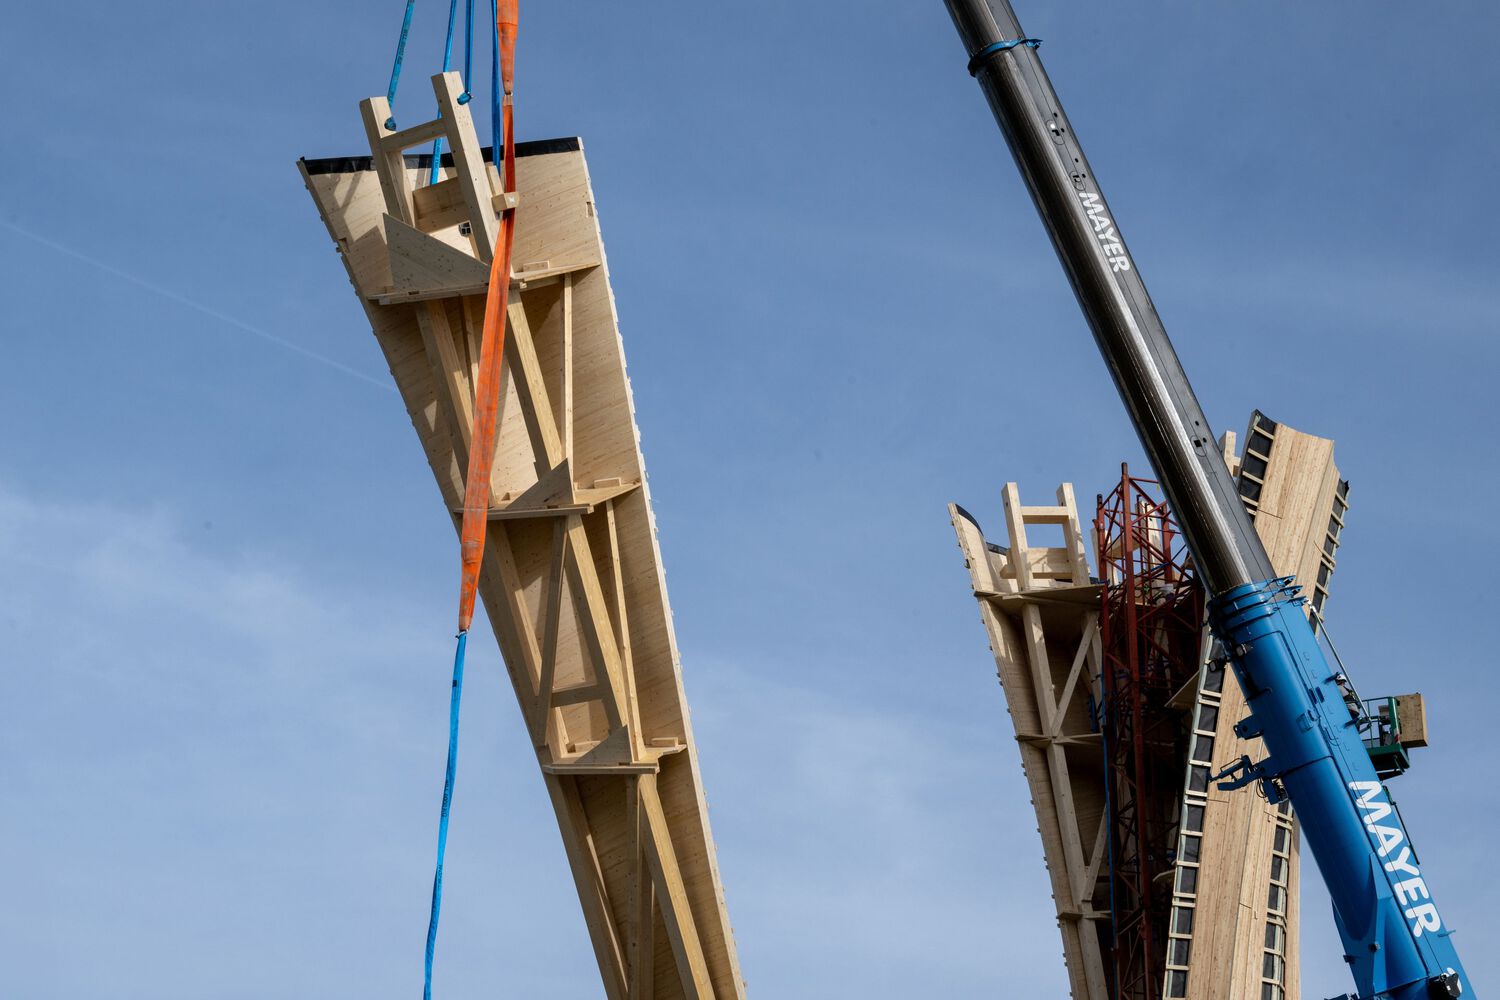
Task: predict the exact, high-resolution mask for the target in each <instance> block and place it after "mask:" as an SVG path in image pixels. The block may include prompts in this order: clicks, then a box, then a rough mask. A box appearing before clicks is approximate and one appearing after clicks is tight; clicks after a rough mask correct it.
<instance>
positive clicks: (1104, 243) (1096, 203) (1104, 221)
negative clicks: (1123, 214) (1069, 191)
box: [1078, 191, 1130, 272]
mask: <svg viewBox="0 0 1500 1000" xmlns="http://www.w3.org/2000/svg"><path fill="white" fill-rule="evenodd" d="M1078 197H1079V198H1081V199H1082V200H1083V210H1084V211H1085V212H1087V213H1088V216H1089V223H1090V224H1091V225H1092V226H1093V227H1094V235H1095V236H1097V237H1098V238H1099V245H1100V247H1102V248H1103V250H1104V256H1105V257H1106V258H1107V259H1108V260H1109V269H1110V270H1111V271H1115V272H1119V271H1128V270H1130V258H1129V257H1127V256H1125V244H1123V243H1121V242H1120V238H1119V237H1118V236H1116V235H1115V224H1114V222H1113V221H1111V220H1110V217H1109V216H1108V215H1106V214H1105V213H1104V200H1103V199H1102V198H1100V197H1099V195H1098V194H1096V193H1094V192H1092V191H1080V192H1079V193H1078Z"/></svg>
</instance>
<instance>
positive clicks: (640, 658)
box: [301, 73, 744, 1000]
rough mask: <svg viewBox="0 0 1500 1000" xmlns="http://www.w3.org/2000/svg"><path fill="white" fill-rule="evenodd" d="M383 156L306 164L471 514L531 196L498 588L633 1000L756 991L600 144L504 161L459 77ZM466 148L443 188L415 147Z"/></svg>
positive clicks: (573, 841) (524, 703) (615, 988)
mask: <svg viewBox="0 0 1500 1000" xmlns="http://www.w3.org/2000/svg"><path fill="white" fill-rule="evenodd" d="M433 89H434V92H435V94H436V97H437V105H438V110H439V114H438V117H437V118H435V119H433V120H432V121H430V122H426V123H423V124H419V125H415V126H412V127H409V128H407V129H404V130H402V131H392V130H390V129H387V128H385V125H384V122H385V121H386V120H387V119H388V118H389V108H388V106H386V103H385V101H384V99H383V98H371V99H369V100H367V101H364V102H362V104H361V114H362V117H363V119H364V124H365V131H366V136H367V138H368V140H369V143H370V148H371V154H372V155H371V157H370V158H369V160H368V161H366V160H364V158H351V159H342V160H319V161H307V160H304V161H302V162H301V168H302V172H303V175H304V178H305V179H306V182H307V185H308V188H309V190H310V191H311V192H312V195H313V198H314V200H315V202H316V203H317V205H318V208H319V212H320V214H321V215H322V216H323V219H324V222H325V223H326V224H327V226H328V230H329V233H330V234H331V235H332V237H333V239H334V242H335V244H336V246H337V248H338V250H339V253H340V255H341V257H342V259H343V261H344V264H345V266H346V268H347V269H348V272H349V276H350V279H351V281H352V283H353V284H354V287H355V289H356V291H357V292H358V294H359V297H360V299H361V302H362V304H363V306H364V308H365V312H366V315H367V317H368V318H369V321H370V324H371V326H372V328H373V329H374V332H375V335H376V338H377V339H378V341H379V343H380V345H381V348H382V350H383V351H384V352H385V355H386V358H387V360H388V362H389V363H390V367H391V372H392V374H393V375H394V377H395V379H396V383H397V386H398V388H399V389H400V390H401V394H402V396H403V398H404V400H405V402H406V405H407V409H408V412H409V414H410V416H411V418H412V423H413V425H414V426H415V428H416V430H417V433H418V436H419V437H420V439H421V441H422V445H423V448H424V451H425V452H426V455H427V458H428V461H429V463H430V464H431V466H432V468H433V471H434V474H435V475H436V477H437V481H438V485H439V487H440V489H441V491H442V494H443V499H444V502H445V505H446V506H447V507H448V509H449V511H450V512H457V511H461V509H462V498H463V494H464V483H463V478H464V470H466V469H467V468H468V452H469V445H470V429H471V426H472V421H473V410H474V395H473V393H474V382H475V378H476V374H477V367H478V361H479V340H480V331H481V328H482V323H483V318H484V316H483V313H484V303H485V298H484V296H485V292H486V289H487V285H488V273H489V271H488V267H489V261H490V259H491V256H492V253H493V249H492V248H493V245H494V238H495V232H496V226H497V213H498V212H499V211H500V210H502V209H503V208H504V207H505V206H506V205H507V200H506V199H507V198H511V199H512V200H511V201H510V202H509V204H512V205H516V206H517V226H516V236H515V239H516V243H515V252H514V260H515V262H516V265H515V268H514V271H515V273H514V275H513V277H512V282H511V292H510V303H509V307H508V310H507V320H508V329H507V333H506V338H505V355H504V358H505V363H504V377H503V380H502V386H501V409H500V430H499V434H498V436H497V443H496V454H495V461H494V469H493V473H492V476H491V482H490V488H491V502H490V525H489V531H488V533H487V536H486V542H485V552H484V563H483V569H482V573H481V579H480V596H481V598H482V599H483V601H484V603H485V607H486V610H487V612H488V615H489V620H490V622H491V623H492V625H493V626H494V630H495V633H496V636H497V638H498V640H499V643H500V647H501V651H502V653H503V654H504V658H505V663H506V668H507V671H508V672H509V674H510V678H511V683H512V685H513V686H514V689H515V692H516V697H517V700H518V702H519V703H520V706H521V711H522V715H523V717H524V719H525V721H526V726H527V729H528V731H529V732H530V734H531V738H532V743H533V745H534V747H535V751H536V756H537V761H538V763H539V765H540V768H541V771H542V775H543V780H544V781H545V782H546V785H547V790H548V793H549V795H550V797H551V800H552V804H553V806H554V808H555V809H556V812H557V817H558V825H559V828H560V830H561V833H562V836H563V842H564V845H565V847H566V849H567V855H568V860H569V863H570V865H571V867H572V871H573V875H574V879H575V881H576V882H577V888H578V894H579V899H580V901H581V903H582V905H583V909H584V915H585V919H586V921H587V923H588V927H589V932H590V936H591V938H592V941H593V946H594V952H595V956H596V958H597V960H598V963H599V968H600V972H601V974H602V977H603V980H604V987H605V993H606V995H607V996H609V997H611V998H620V1000H624V998H630V1000H643V998H660V1000H667V998H675V997H685V998H731V997H733V998H738V997H743V996H744V986H743V983H742V981H741V977H740V972H739V964H738V959H737V957H736V954H735V946H734V940H733V936H732V933H731V931H730V928H729V920H728V914H727V911H726V909H725V904H724V898H723V890H722V887H721V883H720V879H719V874H718V865H717V860H716V858H715V855H714V845H713V838H712V835H711V833H710V830H709V825H708V813H707V805H706V803H705V801H704V796H703V789H702V782H701V779H700V777H699V770H698V761H697V753H696V747H695V746H694V743H693V738H692V730H691V725H690V722H689V718H688V711H687V704H686V699H685V697H684V695H683V691H682V683H681V673H680V668H679V664H678V657H677V649H676V642H675V639H674V637H673V635H672V626H671V612H670V610H669V608H668V606H667V595H666V586H665V581H664V578H663V576H662V570H661V558H660V552H659V550H658V547H657V543H656V534H655V525H654V521H653V517H652V513H651V507H650V497H649V493H648V490H647V486H646V481H645V470H644V465H643V462H642V458H641V453H640V448H639V444H638V435H637V431H636V426H635V418H634V408H633V403H632V400H631V394H630V386H629V382H628V379H627V378H626V374H625V360H624V353H623V349H622V345H621V341H620V337H619V332H618V326H617V322H616V318H615V314H614V302H613V297H612V294H611V292H610V289H609V282H608V275H607V273H606V270H605V267H604V254H603V245H602V242H601V240H600V236H599V230H598V223H597V219H596V217H595V212H594V203H593V194H592V191H591V189H590V186H589V180H588V172H587V168H586V166H585V164H584V159H583V154H582V149H581V145H580V144H579V143H578V141H577V140H550V141H546V142H540V143H525V144H522V145H520V146H519V147H518V149H517V154H518V159H517V170H516V173H517V183H516V185H515V186H516V187H517V188H518V190H517V192H516V194H514V195H510V196H508V195H505V194H504V193H502V186H501V184H500V178H499V177H498V175H497V174H496V172H495V170H494V168H493V166H491V165H489V164H488V163H486V162H485V160H484V156H483V152H482V151H481V149H480V148H479V144H478V140H477V137H476V135H475V132H474V125H473V121H472V119H471V117H470V114H469V111H468V109H467V107H466V106H465V105H463V104H460V103H458V97H459V95H460V94H461V93H462V89H461V83H460V81H459V78H458V75H457V74H456V73H447V74H439V75H438V76H435V77H433ZM439 136H441V137H443V138H444V139H446V141H447V143H448V145H449V148H450V149H451V150H452V154H451V156H445V157H444V158H443V161H442V170H441V172H440V179H439V180H438V181H437V182H436V183H432V184H426V183H424V182H425V180H426V177H427V168H428V166H429V164H430V162H431V161H430V158H427V157H420V156H408V155H406V152H405V151H406V150H407V149H409V148H412V147H414V146H418V145H422V144H425V143H429V142H431V141H432V140H433V139H434V138H437V137H439Z"/></svg>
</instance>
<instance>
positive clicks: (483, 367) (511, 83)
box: [458, 0, 519, 632]
mask: <svg viewBox="0 0 1500 1000" xmlns="http://www.w3.org/2000/svg"><path fill="white" fill-rule="evenodd" d="M518 6H519V0H500V2H499V4H498V5H497V7H496V16H495V30H496V31H497V32H498V33H499V36H500V81H501V86H502V88H503V90H504V95H505V96H504V98H503V99H502V103H501V107H502V131H503V132H504V133H505V138H504V145H505V153H504V159H503V169H502V171H501V184H502V185H503V189H504V190H505V191H506V192H507V193H510V192H513V191H515V190H516V135H515V127H514V118H513V112H512V106H511V94H512V91H513V90H514V87H515V77H516V22H517V15H518V11H517V8H518ZM515 234H516V210H515V209H514V208H513V207H511V206H510V204H509V199H507V204H506V208H505V211H504V212H503V213H502V214H501V216H500V232H499V234H498V236H497V237H496V239H495V256H494V259H493V260H492V261H491V262H490V287H489V292H488V293H487V294H486V296H485V302H484V333H483V336H482V339H481V341H480V347H479V380H478V383H477V384H476V385H475V387H474V433H473V437H472V443H471V446H470V448H469V472H468V476H467V477H466V478H465V480H464V521H463V529H462V531H461V533H460V535H459V548H460V551H461V552H462V557H463V579H462V581H461V582H460V585H459V592H458V630H459V631H460V632H467V631H468V630H469V623H470V621H472V620H473V618H474V594H475V591H476V590H477V589H478V587H479V567H480V564H481V563H482V562H483V561H484V532H485V528H486V527H487V526H488V524H489V513H490V468H491V466H493V465H494V460H495V433H496V430H497V429H498V427H499V423H500V370H501V364H502V361H503V358H504V354H505V316H506V310H507V309H508V308H509V305H510V254H511V248H512V247H513V246H514V244H515Z"/></svg>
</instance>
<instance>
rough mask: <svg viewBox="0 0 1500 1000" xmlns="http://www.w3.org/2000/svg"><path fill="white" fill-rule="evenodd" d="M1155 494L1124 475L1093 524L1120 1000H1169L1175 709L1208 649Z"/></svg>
mask: <svg viewBox="0 0 1500 1000" xmlns="http://www.w3.org/2000/svg"><path fill="white" fill-rule="evenodd" d="M1157 488H1158V484H1157V483H1156V482H1155V481H1154V480H1150V479H1136V478H1133V477H1132V476H1131V475H1130V469H1129V467H1128V466H1126V465H1121V466H1120V483H1119V485H1118V486H1116V487H1115V488H1114V490H1113V491H1112V492H1111V493H1110V494H1109V495H1108V496H1101V497H1099V501H1098V513H1097V515H1096V517H1095V520H1094V530H1095V542H1096V544H1097V546H1098V549H1097V552H1098V553H1099V572H1100V578H1101V580H1102V582H1103V584H1104V587H1103V606H1102V613H1101V615H1100V618H1099V638H1100V644H1101V647H1102V649H1103V653H1104V658H1103V676H1102V678H1101V693H1102V698H1103V703H1102V705H1101V706H1100V707H1101V713H1100V729H1101V731H1102V734H1103V737H1104V754H1105V758H1106V759H1105V766H1106V768H1107V770H1108V775H1109V781H1108V788H1107V794H1108V796H1109V812H1110V830H1109V862H1110V878H1111V890H1110V921H1111V926H1112V931H1113V933H1112V939H1113V946H1112V949H1111V966H1112V968H1111V973H1112V974H1111V979H1112V986H1113V989H1112V991H1111V995H1112V996H1113V997H1115V998H1116V1000H1158V998H1159V997H1160V996H1161V990H1162V973H1163V966H1164V964H1165V961H1164V960H1165V953H1166V944H1167V920H1168V917H1169V915H1170V913H1171V904H1172V881H1171V876H1172V873H1173V871H1174V863H1175V858H1176V849H1177V832H1178V830H1177V824H1178V816H1177V812H1178V804H1179V802H1180V801H1181V798H1182V782H1183V764H1182V762H1183V760H1184V757H1183V755H1182V746H1181V742H1182V739H1183V730H1182V726H1181V718H1182V713H1181V710H1180V709H1177V708H1173V707H1172V706H1171V704H1170V702H1171V701H1172V699H1173V695H1175V694H1177V693H1178V692H1179V691H1181V690H1183V689H1184V688H1185V687H1186V685H1188V684H1189V683H1190V682H1191V681H1192V680H1193V679H1194V678H1195V677H1196V676H1197V674H1198V670H1199V667H1200V665H1201V653H1202V641H1203V590H1202V588H1201V587H1200V586H1199V585H1198V582H1197V579H1196V577H1195V576H1194V574H1193V571H1192V566H1191V558H1190V556H1189V555H1188V551H1187V545H1186V543H1185V540H1184V539H1183V536H1182V533H1181V532H1180V531H1179V530H1178V529H1177V525H1176V523H1175V522H1174V521H1173V520H1172V515H1171V512H1170V511H1168V509H1167V506H1166V503H1165V502H1164V501H1161V500H1157V499H1155V496H1154V495H1153V493H1154V491H1155V490H1156V489H1157Z"/></svg>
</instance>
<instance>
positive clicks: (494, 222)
mask: <svg viewBox="0 0 1500 1000" xmlns="http://www.w3.org/2000/svg"><path fill="white" fill-rule="evenodd" d="M432 92H433V93H434V94H435V95H436V96H437V102H438V111H439V113H440V114H441V116H442V118H443V120H444V121H446V122H447V123H448V144H449V145H450V146H451V147H452V149H453V173H454V176H456V177H457V178H458V185H459V187H460V188H462V189H463V193H464V201H465V202H467V203H468V206H469V226H470V228H471V232H470V236H471V238H472V240H473V243H474V255H475V256H476V257H478V258H479V259H480V260H482V261H484V262H485V263H486V264H488V263H489V262H490V261H492V260H494V258H495V238H496V236H498V235H499V232H500V220H499V219H497V218H496V217H495V209H494V204H493V202H492V200H491V199H492V198H493V197H494V194H495V192H494V191H492V190H491V189H490V179H489V176H488V175H487V174H486V173H485V169H484V157H483V156H482V155H481V154H480V151H479V139H478V137H477V136H476V135H475V133H474V119H473V116H472V115H470V113H469V105H467V104H460V103H458V99H459V98H460V97H462V96H463V92H464V86H463V81H462V80H461V79H460V78H459V75H458V74H457V73H439V74H437V75H436V76H434V77H433V78H432ZM496 141H497V142H498V141H499V140H498V138H497V140H496Z"/></svg>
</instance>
